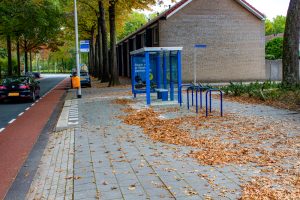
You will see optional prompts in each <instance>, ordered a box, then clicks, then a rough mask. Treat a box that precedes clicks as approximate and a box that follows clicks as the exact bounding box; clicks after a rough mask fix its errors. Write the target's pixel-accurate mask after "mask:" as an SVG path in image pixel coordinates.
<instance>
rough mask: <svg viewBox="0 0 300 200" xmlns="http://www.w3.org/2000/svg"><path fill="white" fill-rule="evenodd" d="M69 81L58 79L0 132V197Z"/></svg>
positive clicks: (13, 177)
mask: <svg viewBox="0 0 300 200" xmlns="http://www.w3.org/2000/svg"><path fill="white" fill-rule="evenodd" d="M69 83H70V81H69V79H68V78H67V79H65V80H63V81H62V82H60V83H59V84H58V85H57V86H56V87H55V88H54V89H53V90H52V91H50V92H49V93H48V94H47V95H46V96H45V97H43V98H42V99H40V101H39V102H37V103H36V104H35V105H34V106H32V107H30V109H29V110H27V111H26V112H25V113H24V114H23V115H21V116H20V117H18V118H17V119H16V120H15V121H14V122H13V123H12V124H10V125H8V126H7V127H6V128H5V130H4V131H3V132H1V133H0V199H3V198H4V197H5V195H6V193H7V191H8V190H9V188H10V186H11V185H12V183H13V182H14V180H15V178H16V176H17V175H18V172H19V170H20V168H21V167H22V165H23V164H24V162H25V161H26V159H27V157H28V155H29V153H30V152H31V150H32V148H33V146H34V145H35V143H36V142H37V140H38V138H39V136H40V134H41V132H42V130H43V129H44V127H45V125H46V124H47V123H48V121H49V118H50V117H51V115H52V113H53V111H54V109H55V108H56V106H57V105H58V103H59V102H60V101H61V100H62V97H63V95H64V94H65V92H66V88H67V86H68V85H69Z"/></svg>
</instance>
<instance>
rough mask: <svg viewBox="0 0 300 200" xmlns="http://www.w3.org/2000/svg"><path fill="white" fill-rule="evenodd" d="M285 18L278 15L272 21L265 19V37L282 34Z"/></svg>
mask: <svg viewBox="0 0 300 200" xmlns="http://www.w3.org/2000/svg"><path fill="white" fill-rule="evenodd" d="M285 22H286V17H285V16H282V15H278V16H276V17H275V18H273V20H272V21H271V20H269V19H267V20H266V22H265V27H266V35H276V34H279V33H284V29H285Z"/></svg>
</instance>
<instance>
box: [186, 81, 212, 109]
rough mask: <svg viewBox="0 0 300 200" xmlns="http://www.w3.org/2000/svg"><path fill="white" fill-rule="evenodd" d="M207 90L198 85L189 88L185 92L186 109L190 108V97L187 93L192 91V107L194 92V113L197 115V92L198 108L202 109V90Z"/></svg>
mask: <svg viewBox="0 0 300 200" xmlns="http://www.w3.org/2000/svg"><path fill="white" fill-rule="evenodd" d="M206 89H209V88H208V87H203V86H202V85H201V84H199V85H192V86H191V87H189V88H188V90H187V107H188V109H189V108H190V95H189V91H190V90H191V91H192V106H194V92H196V112H197V113H198V111H199V104H198V102H199V101H198V92H199V94H200V108H202V107H203V103H202V102H203V101H202V93H203V91H204V90H206Z"/></svg>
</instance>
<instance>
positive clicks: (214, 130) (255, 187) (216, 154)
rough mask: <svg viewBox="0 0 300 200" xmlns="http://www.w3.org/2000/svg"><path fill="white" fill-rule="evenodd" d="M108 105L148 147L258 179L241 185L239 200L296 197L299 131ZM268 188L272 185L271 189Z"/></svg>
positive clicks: (264, 122) (231, 117)
mask: <svg viewBox="0 0 300 200" xmlns="http://www.w3.org/2000/svg"><path fill="white" fill-rule="evenodd" d="M113 103H115V104H120V105H124V106H125V107H124V109H123V111H124V112H125V113H126V115H123V116H119V118H120V119H122V120H123V122H124V123H126V124H128V125H135V126H139V127H141V128H142V129H143V132H144V133H145V134H146V135H148V136H149V137H150V138H151V139H152V140H153V141H156V142H163V143H168V144H174V145H182V146H188V147H191V148H192V150H191V151H190V153H189V154H188V155H187V156H189V157H192V158H195V159H196V160H197V161H198V162H199V164H200V165H209V166H223V165H247V166H251V167H254V168H257V169H259V170H260V175H259V176H257V177H252V178H253V180H252V181H251V182H248V183H247V184H245V185H243V186H242V188H243V192H242V199H249V198H250V199H253V198H254V199H262V198H263V197H268V198H271V199H283V198H287V199H295V198H296V197H299V196H300V177H299V168H300V163H299V148H300V147H299V144H300V137H299V135H297V130H298V128H299V127H297V126H296V125H293V124H289V123H285V122H280V123H279V122H274V121H272V120H270V119H267V118H264V117H253V116H251V117H250V116H240V115H236V114H227V115H226V116H225V117H223V118H222V117H219V116H216V115H218V114H217V113H215V115H214V116H212V117H209V118H206V117H200V116H204V115H203V114H202V115H199V116H180V117H178V115H177V117H175V118H170V119H166V118H162V117H160V116H161V115H162V114H164V113H178V112H179V110H180V109H179V108H178V107H169V108H163V109H160V110H157V111H156V110H155V109H154V108H149V109H142V110H135V109H133V108H131V107H129V104H131V103H133V101H132V100H130V99H118V100H115V101H114V102H113ZM274 185H277V187H276V188H275V187H274Z"/></svg>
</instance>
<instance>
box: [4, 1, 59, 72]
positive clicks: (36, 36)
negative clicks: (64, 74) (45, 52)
mask: <svg viewBox="0 0 300 200" xmlns="http://www.w3.org/2000/svg"><path fill="white" fill-rule="evenodd" d="M60 3H61V2H60V1H59V0H26V1H23V0H2V1H0V16H1V18H0V19H1V20H0V35H3V36H6V37H7V38H9V40H8V39H7V41H8V43H10V42H12V41H17V40H18V41H20V45H21V47H22V48H23V51H24V52H25V60H26V61H25V63H26V64H25V66H27V67H28V58H27V53H28V52H32V51H36V50H37V49H38V48H39V47H40V46H42V45H44V46H48V47H49V48H51V49H54V50H55V49H57V46H59V45H61V42H60V41H59V40H58V37H57V36H58V34H59V33H60V31H61V30H60V28H61V26H62V24H63V23H64V17H63V13H62V10H61V4H60ZM10 38H11V39H10ZM27 69H28V68H27Z"/></svg>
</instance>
